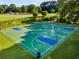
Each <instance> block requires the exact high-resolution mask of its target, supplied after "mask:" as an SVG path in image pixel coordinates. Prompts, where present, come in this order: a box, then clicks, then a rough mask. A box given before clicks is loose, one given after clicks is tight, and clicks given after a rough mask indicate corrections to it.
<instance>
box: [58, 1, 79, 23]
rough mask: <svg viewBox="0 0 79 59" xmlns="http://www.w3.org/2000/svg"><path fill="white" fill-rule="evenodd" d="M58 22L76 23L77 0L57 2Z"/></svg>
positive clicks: (77, 17)
mask: <svg viewBox="0 0 79 59" xmlns="http://www.w3.org/2000/svg"><path fill="white" fill-rule="evenodd" d="M58 2H59V3H58V4H59V12H60V21H65V22H73V23H76V22H77V21H78V20H79V16H78V15H79V12H78V11H79V7H78V6H79V1H78V0H72V1H71V0H70V1H69V0H59V1H58Z"/></svg>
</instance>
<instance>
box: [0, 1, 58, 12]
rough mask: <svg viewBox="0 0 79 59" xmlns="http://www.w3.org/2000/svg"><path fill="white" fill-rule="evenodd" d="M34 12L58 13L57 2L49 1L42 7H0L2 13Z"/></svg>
mask: <svg viewBox="0 0 79 59" xmlns="http://www.w3.org/2000/svg"><path fill="white" fill-rule="evenodd" d="M33 11H38V12H39V13H40V12H41V11H48V12H51V13H52V12H56V11H57V2H55V1H48V2H43V3H41V5H40V6H36V5H34V4H31V5H28V6H26V5H22V6H21V7H17V6H16V5H15V4H10V5H9V6H8V5H6V4H5V5H0V13H32V12H33Z"/></svg>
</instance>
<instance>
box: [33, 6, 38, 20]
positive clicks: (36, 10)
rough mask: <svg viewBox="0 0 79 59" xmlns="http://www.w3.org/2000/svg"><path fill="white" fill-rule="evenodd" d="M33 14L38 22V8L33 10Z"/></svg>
mask: <svg viewBox="0 0 79 59" xmlns="http://www.w3.org/2000/svg"><path fill="white" fill-rule="evenodd" d="M32 14H33V16H34V18H35V20H36V19H37V16H38V9H37V7H36V8H34V9H33V13H32Z"/></svg>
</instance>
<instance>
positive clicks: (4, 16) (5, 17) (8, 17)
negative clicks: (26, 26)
mask: <svg viewBox="0 0 79 59" xmlns="http://www.w3.org/2000/svg"><path fill="white" fill-rule="evenodd" d="M25 17H32V15H31V14H29V15H16V14H15V15H13V14H0V21H7V20H16V19H18V18H25Z"/></svg>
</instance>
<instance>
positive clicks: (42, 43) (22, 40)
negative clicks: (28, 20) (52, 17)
mask: <svg viewBox="0 0 79 59" xmlns="http://www.w3.org/2000/svg"><path fill="white" fill-rule="evenodd" d="M76 30H77V27H74V26H68V25H63V24H62V25H58V24H55V23H54V24H53V23H52V22H41V23H35V24H31V25H29V26H20V27H15V28H8V29H6V30H1V31H2V33H4V34H5V35H6V36H8V37H10V38H11V39H12V40H14V42H16V43H19V46H20V47H22V48H24V49H25V50H27V51H29V52H30V53H32V54H33V55H34V56H37V53H38V52H40V53H41V56H42V57H44V56H46V55H47V54H49V53H50V52H51V51H54V50H55V49H56V48H57V47H58V46H59V45H61V44H62V43H63V42H64V41H65V40H66V39H67V38H68V37H69V36H70V35H72V34H73V33H74V32H75V31H76Z"/></svg>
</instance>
